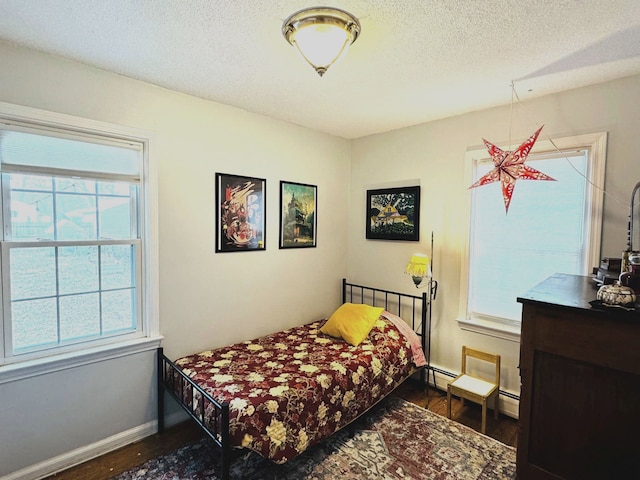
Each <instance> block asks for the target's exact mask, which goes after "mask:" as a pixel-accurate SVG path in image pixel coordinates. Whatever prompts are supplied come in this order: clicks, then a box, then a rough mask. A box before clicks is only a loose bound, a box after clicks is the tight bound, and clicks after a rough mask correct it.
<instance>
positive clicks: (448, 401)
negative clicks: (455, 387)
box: [447, 385, 451, 418]
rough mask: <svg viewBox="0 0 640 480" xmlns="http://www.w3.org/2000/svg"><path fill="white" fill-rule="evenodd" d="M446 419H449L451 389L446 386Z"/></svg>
mask: <svg viewBox="0 0 640 480" xmlns="http://www.w3.org/2000/svg"><path fill="white" fill-rule="evenodd" d="M447 418H451V387H450V386H449V385H447Z"/></svg>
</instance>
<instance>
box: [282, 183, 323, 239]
mask: <svg viewBox="0 0 640 480" xmlns="http://www.w3.org/2000/svg"><path fill="white" fill-rule="evenodd" d="M317 205H318V187H317V186H315V185H307V184H304V183H294V182H285V181H281V182H280V248H305V247H315V246H316V235H317V225H318V223H317V217H316V209H317Z"/></svg>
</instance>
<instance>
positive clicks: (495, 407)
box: [493, 394, 499, 420]
mask: <svg viewBox="0 0 640 480" xmlns="http://www.w3.org/2000/svg"><path fill="white" fill-rule="evenodd" d="M498 398H499V395H498V394H496V396H495V400H494V401H493V402H494V403H493V418H495V419H496V420H497V419H498Z"/></svg>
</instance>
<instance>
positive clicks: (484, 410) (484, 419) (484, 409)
mask: <svg viewBox="0 0 640 480" xmlns="http://www.w3.org/2000/svg"><path fill="white" fill-rule="evenodd" d="M486 430H487V399H486V398H485V399H483V400H482V428H481V429H480V431H481V432H482V433H483V434H484V433H485V431H486Z"/></svg>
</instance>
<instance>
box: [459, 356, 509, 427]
mask: <svg viewBox="0 0 640 480" xmlns="http://www.w3.org/2000/svg"><path fill="white" fill-rule="evenodd" d="M467 357H473V358H477V359H480V360H484V361H485V362H490V363H493V364H495V367H496V375H495V379H493V380H491V381H488V380H485V379H482V378H478V377H476V376H473V375H469V374H468V373H467ZM499 391H500V355H495V354H492V353H486V352H481V351H480V350H475V349H473V348H469V347H466V346H463V347H462V373H461V374H460V375H458V376H457V377H456V378H455V380H453V381H452V382H451V383H449V384H448V385H447V418H451V395H452V394H453V395H456V396H458V397H460V400H461V401H462V405H464V400H465V398H466V399H467V400H470V401H472V402H474V403H479V404H481V405H482V429H481V431H482V433H485V430H486V428H487V400H488V399H489V398H491V397H494V403H493V412H494V416H495V418H496V419H497V418H498V395H499Z"/></svg>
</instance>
